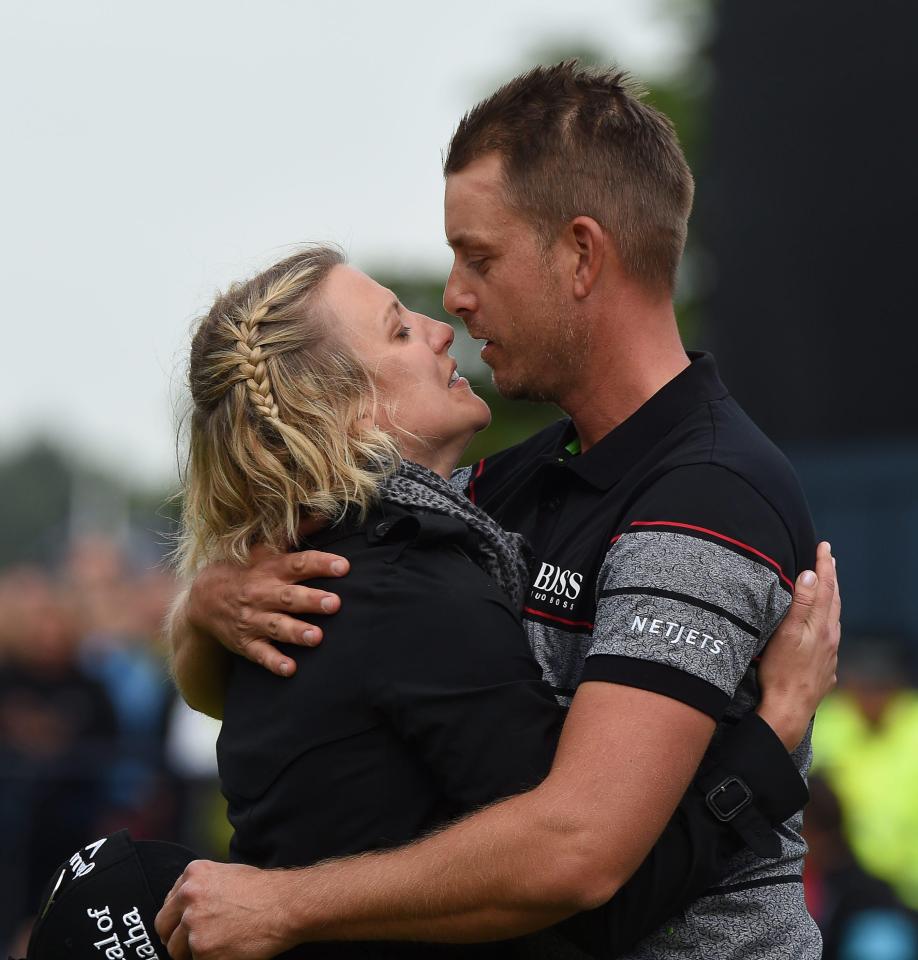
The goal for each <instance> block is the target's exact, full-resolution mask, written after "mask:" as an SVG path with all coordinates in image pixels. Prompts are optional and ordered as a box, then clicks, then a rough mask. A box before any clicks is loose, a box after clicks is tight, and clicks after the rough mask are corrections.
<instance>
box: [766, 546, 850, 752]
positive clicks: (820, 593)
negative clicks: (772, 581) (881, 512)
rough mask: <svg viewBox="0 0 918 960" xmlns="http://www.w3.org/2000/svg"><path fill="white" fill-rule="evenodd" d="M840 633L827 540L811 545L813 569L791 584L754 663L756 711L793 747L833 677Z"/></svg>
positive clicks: (838, 601) (838, 602)
mask: <svg viewBox="0 0 918 960" xmlns="http://www.w3.org/2000/svg"><path fill="white" fill-rule="evenodd" d="M840 639H841V596H840V594H839V591H838V579H837V577H836V576H835V561H834V560H833V558H832V551H831V547H830V545H829V544H828V543H825V542H823V543H820V544H819V547H818V548H817V551H816V572H815V574H814V573H813V571H811V570H806V571H804V572H803V573H801V574H800V576H799V577H798V578H797V582H796V584H795V585H794V599H793V602H792V603H791V606H790V609H789V610H788V612H787V616H786V617H785V618H784V620H783V621H782V623H781V626H780V627H778V629H777V630H776V631H775V634H774V636H773V637H772V638H771V639H770V640H769V641H768V644H767V645H766V647H765V652H764V654H763V656H762V662H761V663H760V664H759V682H760V684H761V686H762V702H761V703H760V704H759V707H758V713H759V715H760V716H761V717H762V719H763V720H765V721H766V723H768V725H769V726H770V727H771V728H772V729H773V730H774V731H775V733H776V734H777V735H778V736H779V737H780V738H781V741H782V742H783V743H784V745H785V746H786V747H787V748H788V750H793V749H794V748H795V747H796V746H797V744H798V743H800V741H801V740H802V739H803V736H804V734H805V733H806V731H807V728H808V727H809V724H810V720H811V719H812V717H813V714H814V713H815V712H816V708H817V707H818V706H819V703H820V701H821V700H822V698H823V697H824V696H825V695H826V694H827V693H829V692H830V691H831V690H832V689H833V688H834V686H835V683H836V676H835V673H836V670H837V668H838V644H839V640H840Z"/></svg>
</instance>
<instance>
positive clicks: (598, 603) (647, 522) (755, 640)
mask: <svg viewBox="0 0 918 960" xmlns="http://www.w3.org/2000/svg"><path fill="white" fill-rule="evenodd" d="M691 360H692V362H691V364H690V366H689V367H688V368H687V369H686V370H685V371H683V372H682V373H681V374H680V375H679V376H677V377H676V378H675V379H674V380H672V381H671V382H669V383H668V384H666V386H664V387H663V388H662V389H661V390H660V391H659V392H658V393H657V394H655V395H654V396H653V397H651V398H650V399H649V400H648V401H647V402H646V403H645V404H644V405H643V406H642V407H641V408H640V409H638V410H637V411H636V412H635V413H634V414H633V415H632V416H631V417H630V418H628V419H627V420H626V421H625V422H624V423H622V424H621V425H620V426H618V427H617V428H616V429H614V430H613V431H611V432H610V433H609V434H608V435H607V436H606V437H604V438H603V439H602V440H601V441H600V442H599V443H597V444H596V445H595V446H593V447H591V448H590V449H589V450H588V451H587V452H586V453H579V452H578V449H579V448H578V444H577V438H576V434H575V432H574V429H573V425H572V423H571V421H570V420H568V419H564V420H561V421H559V422H558V423H556V424H553V425H551V426H549V427H547V428H546V429H544V430H542V431H541V432H540V433H538V434H536V435H535V436H534V437H532V438H530V439H529V440H527V441H525V442H523V443H522V444H520V445H518V446H516V447H513V448H511V449H509V450H506V451H503V452H501V453H498V454H496V455H494V456H492V457H488V458H486V459H484V460H482V461H480V462H479V463H478V464H476V465H475V466H474V467H471V468H466V469H465V471H464V472H463V473H460V474H458V475H457V476H456V478H455V479H456V481H457V482H458V483H459V484H460V485H464V486H465V488H466V490H467V493H468V495H469V497H470V499H472V500H473V501H474V502H475V503H477V504H478V505H479V506H481V507H482V508H484V509H485V510H487V511H488V512H489V513H491V515H492V516H494V517H495V518H496V519H497V520H498V521H499V522H500V523H501V524H502V525H503V526H504V527H506V528H508V529H510V530H516V531H518V532H520V533H522V534H524V535H525V536H526V537H527V538H528V539H529V540H530V542H531V543H532V545H533V547H534V548H535V555H536V564H535V568H534V575H533V579H532V583H531V586H530V590H529V594H528V598H527V600H526V604H525V612H524V620H525V624H526V628H527V632H528V635H529V641H530V645H531V646H532V648H533V651H534V652H535V655H536V657H537V659H538V660H539V662H540V664H541V665H542V670H543V675H544V676H545V677H546V679H548V680H549V682H550V683H551V684H552V686H553V688H554V689H555V692H556V694H557V696H558V697H559V699H560V700H561V702H563V703H569V702H570V698H571V697H572V696H573V694H574V692H575V690H576V688H577V686H578V684H579V683H581V682H582V681H586V680H600V681H609V682H613V683H621V684H625V685H628V686H635V687H640V688H642V689H646V690H651V691H654V692H656V693H660V694H664V695H666V696H670V697H673V698H674V699H677V700H680V701H682V702H684V703H687V704H689V705H691V706H693V707H695V708H697V709H698V710H701V711H703V712H704V713H707V714H709V715H710V716H711V717H713V718H714V719H715V720H719V721H724V722H726V723H734V722H736V721H737V720H738V719H739V718H741V717H743V716H744V715H746V714H747V713H749V712H750V711H752V710H753V709H754V707H755V705H756V703H757V702H758V699H759V696H758V686H757V682H756V659H757V657H758V656H759V654H760V653H761V651H762V648H763V647H764V645H765V643H766V642H767V640H768V638H769V636H770V635H771V634H772V633H773V632H774V630H775V628H776V627H777V625H778V623H779V622H780V620H781V618H782V617H783V615H784V613H785V612H786V610H787V607H788V605H789V603H790V599H791V596H792V588H793V582H794V579H795V578H796V575H797V573H798V571H800V570H803V569H805V568H807V567H811V566H812V565H813V563H814V561H815V536H814V532H813V526H812V522H811V520H810V516H809V511H808V508H807V505H806V501H805V498H804V496H803V493H802V491H801V489H800V486H799V483H798V481H797V478H796V476H795V475H794V472H793V470H792V468H791V466H790V465H789V463H788V461H787V460H786V458H785V457H784V456H783V455H782V454H781V452H780V451H779V450H778V449H777V448H776V447H775V446H774V445H773V444H772V443H771V442H770V441H769V440H768V439H767V438H766V437H765V436H764V434H762V433H761V431H760V430H759V429H758V428H757V427H756V426H755V424H754V423H753V422H752V421H751V420H750V419H749V418H748V417H747V416H746V414H745V413H744V412H743V411H742V409H741V408H740V407H739V405H738V404H737V403H736V401H735V400H734V399H733V398H732V397H731V396H730V394H729V392H728V390H727V389H726V387H725V386H724V385H723V383H722V382H721V380H720V378H719V376H718V374H717V370H716V366H715V363H714V360H713V358H712V357H710V356H709V355H706V354H693V355H692V356H691ZM722 728H723V723H722V724H721V729H722ZM715 739H716V738H715ZM809 757H810V749H809V737H807V738H806V741H805V742H804V743H803V744H802V745H801V747H800V748H798V750H797V752H796V753H795V755H794V761H795V763H796V765H797V767H798V769H799V770H800V771H801V772H802V773H805V770H806V768H807V766H808V763H809ZM799 827H800V818H799V817H798V818H796V819H794V820H792V821H789V822H788V823H787V824H785V826H784V827H783V828H782V841H783V852H782V855H781V856H780V857H779V858H777V859H776V860H769V861H766V860H761V859H759V858H757V857H755V856H754V855H753V854H751V853H749V852H748V851H747V852H746V853H745V854H743V855H742V856H740V857H738V858H737V859H736V861H735V862H734V863H733V864H732V865H731V867H730V869H729V870H728V871H727V873H726V875H725V876H724V883H723V885H722V889H724V890H726V891H727V893H731V892H735V891H734V888H736V887H740V888H742V889H743V890H745V891H746V901H748V902H741V903H738V905H737V906H736V910H737V911H738V915H739V920H738V923H740V928H741V929H748V930H749V936H750V937H752V938H753V939H755V938H760V937H764V939H761V940H756V942H759V943H760V944H761V943H767V942H768V941H769V937H771V936H772V933H773V935H774V937H775V938H776V939H775V942H776V944H780V943H781V942H783V943H784V945H785V946H784V949H786V945H787V944H788V943H790V944H796V945H797V946H799V948H800V952H799V953H794V951H793V950H791V951H790V952H789V953H784V954H780V953H779V952H776V953H775V956H778V955H784V956H789V955H791V954H793V955H795V956H798V955H799V956H810V955H811V954H812V949H811V946H810V942H811V940H812V930H811V928H810V923H811V922H810V921H809V918H808V917H807V915H806V913H805V908H804V907H803V901H802V892H801V891H800V890H799V880H800V872H801V867H802V856H803V853H804V851H805V846H804V844H803V841H802V839H801V838H800V836H799ZM749 884H752V885H753V887H754V886H756V885H771V884H796V885H797V889H795V890H794V891H788V890H782V891H781V895H780V896H779V897H778V899H779V900H781V908H780V910H778V909H777V908H775V909H774V910H771V909H767V908H766V909H765V910H764V911H763V910H762V909H761V907H762V902H763V900H767V898H768V897H769V896H770V894H765V893H762V892H756V891H753V892H751V893H750V892H749V891H750V890H752V887H750V886H749ZM737 895H738V896H739V893H737ZM787 897H790V898H791V900H792V902H789V903H785V902H784V900H785V899H787ZM739 899H740V900H742V899H743V898H742V897H739ZM731 909H732V907H731ZM781 911H783V912H784V913H785V914H786V915H787V916H786V917H785V918H784V919H780V918H779V917H778V916H777V914H779V913H780V912H781ZM702 912H703V909H702V908H700V907H699V908H698V909H696V910H695V912H694V914H693V916H692V918H691V920H690V921H689V920H687V921H686V932H685V937H686V938H687V942H688V943H690V944H693V947H692V949H698V948H699V942H700V941H699V938H702V939H703V937H704V930H706V929H708V927H710V928H711V930H713V933H712V934H711V937H712V942H714V941H717V940H722V941H724V943H726V942H728V940H729V939H730V937H733V940H735V939H736V936H735V934H736V929H735V926H734V927H732V928H730V929H733V931H734V932H733V934H730V933H729V931H728V928H727V927H718V926H717V924H718V923H719V922H720V919H722V917H718V916H717V914H718V910H716V909H714V910H712V911H711V913H712V917H710V918H707V919H706V918H705V917H703V916H702V915H701V913H702ZM756 918H757V919H756ZM747 921H748V927H746V926H743V925H744V924H746V923H747ZM769 924H770V925H772V927H773V931H772V933H766V932H765V931H766V928H767V927H768V925H769ZM750 942H752V941H750ZM740 943H742V941H740ZM658 948H660V949H665V947H662V946H659V945H658ZM648 949H649V948H648ZM727 949H728V948H727V947H726V946H723V947H722V948H717V949H715V948H714V947H712V946H710V945H707V946H705V947H704V949H703V951H702V952H704V951H708V952H704V955H705V956H712V957H716V956H720V955H721V952H724V955H726V953H725V951H726V950H727ZM775 949H776V950H778V949H779V948H778V947H777V946H776V948H775ZM636 955H641V954H636ZM649 955H650V954H648V956H649ZM664 955H669V954H665V953H664ZM687 955H688V954H687ZM692 955H694V954H692ZM730 955H731V956H732V954H730ZM764 955H768V956H771V955H772V954H771V953H768V954H763V956H764ZM812 955H815V954H812Z"/></svg>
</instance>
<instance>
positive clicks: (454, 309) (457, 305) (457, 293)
mask: <svg viewBox="0 0 918 960" xmlns="http://www.w3.org/2000/svg"><path fill="white" fill-rule="evenodd" d="M443 308H444V310H446V312H447V313H449V314H452V316H454V317H462V319H463V320H465V319H466V318H467V317H468V315H469V314H471V313H474V312H475V311H476V310H477V309H478V301H477V299H476V297H475V294H473V293H472V292H471V290H469V289H468V287H467V286H466V285H465V284H464V283H462V281H461V280H460V278H459V275H458V271H457V270H456V268H455V266H454V267H453V269H452V270H450V273H449V277H448V278H447V281H446V286H445V287H444V288H443Z"/></svg>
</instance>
